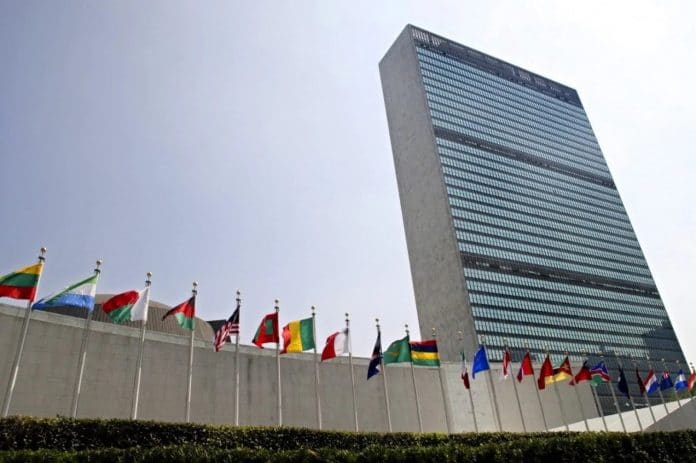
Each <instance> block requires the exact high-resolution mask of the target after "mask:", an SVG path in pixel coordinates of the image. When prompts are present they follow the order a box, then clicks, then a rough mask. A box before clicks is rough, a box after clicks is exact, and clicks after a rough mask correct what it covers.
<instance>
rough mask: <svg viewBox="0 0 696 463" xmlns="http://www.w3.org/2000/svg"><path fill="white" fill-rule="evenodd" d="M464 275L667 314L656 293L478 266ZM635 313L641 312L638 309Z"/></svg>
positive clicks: (491, 281) (469, 268)
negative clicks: (577, 282)
mask: <svg viewBox="0 0 696 463" xmlns="http://www.w3.org/2000/svg"><path fill="white" fill-rule="evenodd" d="M464 276H466V279H467V281H469V280H479V281H481V282H490V283H492V284H493V283H503V284H504V285H506V286H519V287H522V288H525V289H526V288H531V289H539V290H541V291H549V292H552V293H561V294H574V295H578V296H582V297H590V298H594V299H603V300H607V301H617V302H627V303H629V304H634V305H635V306H636V310H638V309H639V308H641V307H655V308H656V309H657V310H659V311H660V312H659V315H660V316H662V315H664V316H665V317H666V316H667V312H666V311H665V308H664V306H663V305H662V301H661V300H660V298H659V296H657V295H655V296H654V297H651V296H648V295H638V294H630V293H626V292H622V291H613V290H609V289H601V288H597V287H595V286H584V285H578V284H572V283H561V282H559V281H553V280H546V279H540V278H529V277H524V276H521V275H513V274H510V273H500V272H491V271H489V270H481V269H480V268H474V267H464ZM636 313H643V312H640V311H638V312H636ZM650 313H653V312H648V313H646V314H650Z"/></svg>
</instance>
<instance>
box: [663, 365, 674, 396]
mask: <svg viewBox="0 0 696 463" xmlns="http://www.w3.org/2000/svg"><path fill="white" fill-rule="evenodd" d="M672 387H674V383H672V378H670V376H669V371H667V370H665V371H664V372H662V380H661V381H660V390H661V391H666V390H667V389H671V388H672Z"/></svg>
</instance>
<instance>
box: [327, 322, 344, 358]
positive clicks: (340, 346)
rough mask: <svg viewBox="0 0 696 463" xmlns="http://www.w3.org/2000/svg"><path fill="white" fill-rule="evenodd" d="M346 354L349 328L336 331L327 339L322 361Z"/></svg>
mask: <svg viewBox="0 0 696 463" xmlns="http://www.w3.org/2000/svg"><path fill="white" fill-rule="evenodd" d="M345 352H348V328H343V330H342V331H336V332H335V333H334V334H332V335H331V336H329V337H328V338H326V345H325V346H324V350H323V351H321V361H322V362H323V361H324V360H329V359H332V358H334V357H338V356H339V355H341V354H343V353H345Z"/></svg>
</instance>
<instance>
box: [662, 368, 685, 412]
mask: <svg viewBox="0 0 696 463" xmlns="http://www.w3.org/2000/svg"><path fill="white" fill-rule="evenodd" d="M662 361H663V362H664V359H662ZM676 364H677V374H679V370H681V367H680V366H679V360H676ZM665 369H667V367H665ZM678 379H679V377H677V380H678ZM674 384H675V386H676V383H674ZM674 397H675V398H676V399H677V404H679V408H681V407H682V404H681V400H679V394H677V388H676V387H675V388H674Z"/></svg>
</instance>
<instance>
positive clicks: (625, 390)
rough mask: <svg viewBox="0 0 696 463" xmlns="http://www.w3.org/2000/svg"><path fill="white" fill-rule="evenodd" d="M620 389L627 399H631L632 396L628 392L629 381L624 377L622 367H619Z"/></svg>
mask: <svg viewBox="0 0 696 463" xmlns="http://www.w3.org/2000/svg"><path fill="white" fill-rule="evenodd" d="M618 389H619V391H621V393H622V394H623V395H625V396H626V397H631V395H630V394H629V392H628V381H627V380H626V375H624V371H623V369H622V368H621V367H619V386H618Z"/></svg>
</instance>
